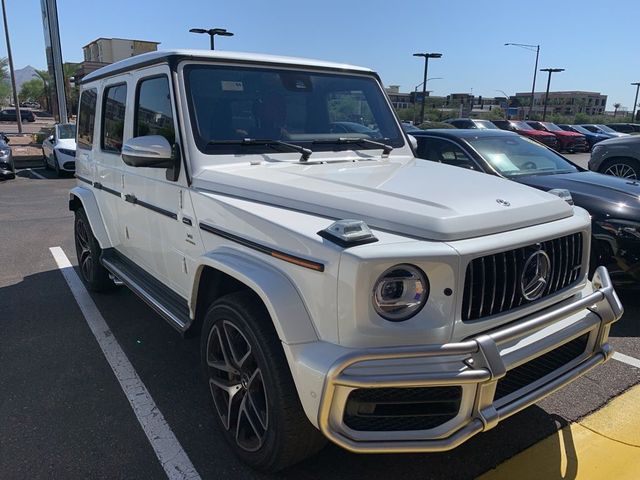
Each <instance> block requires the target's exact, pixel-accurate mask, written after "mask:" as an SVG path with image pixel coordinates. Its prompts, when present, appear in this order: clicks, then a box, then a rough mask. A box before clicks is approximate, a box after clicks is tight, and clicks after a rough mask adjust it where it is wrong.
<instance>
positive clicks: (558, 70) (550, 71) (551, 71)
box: [540, 68, 564, 122]
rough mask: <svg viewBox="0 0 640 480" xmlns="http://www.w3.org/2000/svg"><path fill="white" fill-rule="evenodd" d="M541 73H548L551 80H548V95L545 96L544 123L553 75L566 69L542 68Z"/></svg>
mask: <svg viewBox="0 0 640 480" xmlns="http://www.w3.org/2000/svg"><path fill="white" fill-rule="evenodd" d="M540 71H541V72H548V73H549V78H548V79H547V93H545V94H544V110H543V111H542V121H543V122H544V120H545V119H546V118H547V103H548V101H549V86H550V85H551V74H552V73H557V72H564V68H541V69H540Z"/></svg>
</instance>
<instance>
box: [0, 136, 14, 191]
mask: <svg viewBox="0 0 640 480" xmlns="http://www.w3.org/2000/svg"><path fill="white" fill-rule="evenodd" d="M8 144H9V138H7V136H6V135H5V134H4V133H0V179H4V180H8V179H11V178H15V176H16V167H15V164H14V163H13V154H12V153H11V147H9V145H8Z"/></svg>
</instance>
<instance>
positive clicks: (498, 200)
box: [496, 198, 511, 207]
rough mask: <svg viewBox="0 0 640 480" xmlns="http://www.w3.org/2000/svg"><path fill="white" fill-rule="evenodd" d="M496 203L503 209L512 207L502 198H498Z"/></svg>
mask: <svg viewBox="0 0 640 480" xmlns="http://www.w3.org/2000/svg"><path fill="white" fill-rule="evenodd" d="M496 202H497V203H498V205H502V206H503V207H510V206H511V203H510V202H507V201H506V200H503V199H501V198H496Z"/></svg>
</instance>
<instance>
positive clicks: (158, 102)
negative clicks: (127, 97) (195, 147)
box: [133, 76, 175, 144]
mask: <svg viewBox="0 0 640 480" xmlns="http://www.w3.org/2000/svg"><path fill="white" fill-rule="evenodd" d="M145 135H161V136H163V137H164V138H166V139H167V140H168V141H169V143H170V144H173V143H174V142H175V131H174V128H173V112H172V109H171V94H170V90H169V79H168V78H167V77H164V76H162V77H155V78H149V79H147V80H142V81H141V82H140V83H139V84H138V98H137V100H136V124H135V128H134V131H133V136H134V137H144V136H145Z"/></svg>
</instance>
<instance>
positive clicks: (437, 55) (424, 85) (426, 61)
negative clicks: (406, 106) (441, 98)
mask: <svg viewBox="0 0 640 480" xmlns="http://www.w3.org/2000/svg"><path fill="white" fill-rule="evenodd" d="M413 56H414V57H423V58H424V74H423V80H422V105H421V106H420V123H421V124H422V123H424V105H425V100H426V96H427V95H426V94H427V71H428V70H429V59H430V58H440V57H442V54H441V53H414V54H413Z"/></svg>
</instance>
